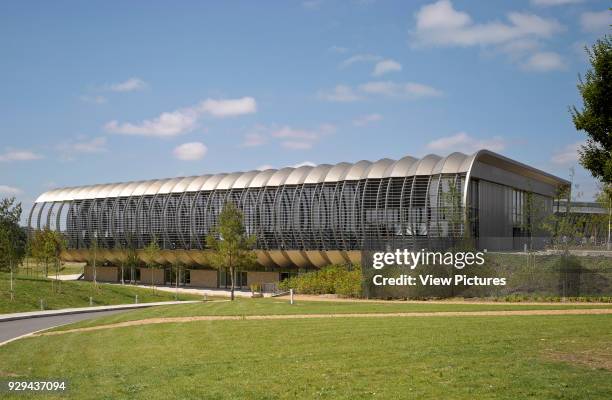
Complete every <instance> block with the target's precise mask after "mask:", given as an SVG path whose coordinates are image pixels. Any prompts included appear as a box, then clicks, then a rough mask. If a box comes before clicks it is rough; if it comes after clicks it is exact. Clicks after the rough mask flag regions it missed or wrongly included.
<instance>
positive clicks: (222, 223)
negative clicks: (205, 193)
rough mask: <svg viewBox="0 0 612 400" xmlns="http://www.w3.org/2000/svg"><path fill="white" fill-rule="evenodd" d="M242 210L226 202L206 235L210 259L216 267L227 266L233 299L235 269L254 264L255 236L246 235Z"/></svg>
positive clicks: (238, 269) (242, 268)
mask: <svg viewBox="0 0 612 400" xmlns="http://www.w3.org/2000/svg"><path fill="white" fill-rule="evenodd" d="M243 220H244V217H243V215H242V212H241V211H240V210H239V209H238V207H236V205H235V204H234V203H232V202H227V203H225V205H224V206H223V209H222V210H221V213H220V214H219V224H218V226H217V227H216V229H215V230H214V231H212V232H210V233H209V235H208V236H207V237H206V243H207V245H208V247H209V248H210V249H211V250H212V252H211V257H210V261H211V264H212V266H213V267H215V268H217V269H221V268H227V269H228V270H229V272H230V279H231V299H232V300H234V289H235V286H236V271H241V270H244V269H246V268H248V267H250V266H253V265H255V262H256V256H255V253H254V252H253V250H252V249H253V247H254V246H255V242H256V240H257V238H256V237H255V236H252V235H247V234H246V231H245V229H244V223H243Z"/></svg>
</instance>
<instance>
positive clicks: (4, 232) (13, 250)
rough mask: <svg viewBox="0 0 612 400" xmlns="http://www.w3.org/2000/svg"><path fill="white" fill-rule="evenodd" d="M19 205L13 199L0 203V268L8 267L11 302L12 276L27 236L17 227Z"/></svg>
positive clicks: (19, 212) (21, 256)
mask: <svg viewBox="0 0 612 400" xmlns="http://www.w3.org/2000/svg"><path fill="white" fill-rule="evenodd" d="M20 218H21V203H16V204H15V198H14V197H12V198H10V199H3V200H2V201H0V267H4V268H5V267H8V269H9V271H10V280H11V284H10V286H11V301H12V300H14V298H15V293H14V284H13V275H14V272H15V269H16V268H17V267H18V266H19V264H20V263H21V261H22V260H23V257H24V255H25V248H26V241H27V235H26V233H25V231H24V230H23V228H21V227H20V226H19V220H20Z"/></svg>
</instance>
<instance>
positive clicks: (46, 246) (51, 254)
mask: <svg viewBox="0 0 612 400" xmlns="http://www.w3.org/2000/svg"><path fill="white" fill-rule="evenodd" d="M31 243H32V255H33V256H34V258H36V259H37V260H38V261H39V262H42V263H43V264H44V266H45V278H46V277H47V276H48V274H49V264H50V263H53V265H55V267H56V273H57V270H58V269H59V263H60V254H61V252H62V250H63V249H64V248H65V247H66V241H65V239H64V237H63V236H62V234H61V233H59V232H56V231H52V230H50V229H48V228H45V229H43V230H40V231H35V232H34V234H33V236H32V241H31ZM58 286H59V285H58ZM53 288H54V290H55V282H54V283H53Z"/></svg>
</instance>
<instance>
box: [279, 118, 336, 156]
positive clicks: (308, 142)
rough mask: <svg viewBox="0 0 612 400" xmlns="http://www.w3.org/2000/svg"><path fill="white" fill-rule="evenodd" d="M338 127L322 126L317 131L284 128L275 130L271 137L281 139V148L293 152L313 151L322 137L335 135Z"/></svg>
mask: <svg viewBox="0 0 612 400" xmlns="http://www.w3.org/2000/svg"><path fill="white" fill-rule="evenodd" d="M335 131H336V127H335V126H333V125H331V124H323V125H320V126H319V127H318V128H316V129H312V130H306V129H296V128H292V127H290V126H283V127H281V128H278V129H274V130H273V131H272V133H271V136H272V137H274V138H277V139H279V140H280V141H281V142H280V144H281V146H282V147H284V148H287V149H291V150H307V149H311V148H312V147H313V146H314V145H315V144H316V143H317V142H318V141H319V140H320V139H321V138H322V137H324V136H326V135H330V134H333V133H334V132H335Z"/></svg>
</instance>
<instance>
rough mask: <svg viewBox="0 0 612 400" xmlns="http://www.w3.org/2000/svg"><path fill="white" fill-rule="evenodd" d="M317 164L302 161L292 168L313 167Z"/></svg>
mask: <svg viewBox="0 0 612 400" xmlns="http://www.w3.org/2000/svg"><path fill="white" fill-rule="evenodd" d="M316 165H317V164H315V163H313V162H312V161H303V162H301V163H298V164H295V165H292V167H293V168H300V167H314V166H316Z"/></svg>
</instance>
